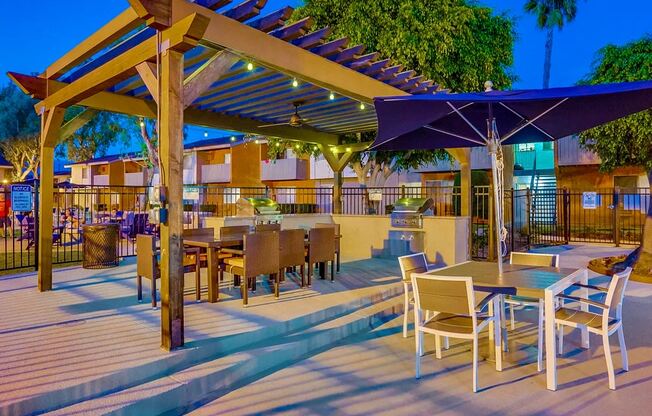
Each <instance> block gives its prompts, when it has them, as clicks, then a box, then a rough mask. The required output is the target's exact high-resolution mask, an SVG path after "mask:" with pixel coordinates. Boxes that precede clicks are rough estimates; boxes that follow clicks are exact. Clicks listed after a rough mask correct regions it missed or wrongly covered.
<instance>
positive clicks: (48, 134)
mask: <svg viewBox="0 0 652 416" xmlns="http://www.w3.org/2000/svg"><path fill="white" fill-rule="evenodd" d="M64 113H65V109H64V108H59V107H55V108H53V109H52V110H50V111H48V112H46V113H43V114H42V115H41V175H40V189H39V192H40V198H39V206H38V210H39V212H38V218H39V221H38V239H39V241H38V254H37V257H38V290H39V291H40V292H45V291H47V290H52V208H53V205H54V204H53V194H54V147H55V146H56V144H57V139H58V138H59V134H60V129H61V123H62V122H63V115H64Z"/></svg>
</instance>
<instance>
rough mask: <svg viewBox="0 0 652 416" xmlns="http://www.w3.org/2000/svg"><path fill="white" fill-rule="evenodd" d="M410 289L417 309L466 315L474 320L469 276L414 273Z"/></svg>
mask: <svg viewBox="0 0 652 416" xmlns="http://www.w3.org/2000/svg"><path fill="white" fill-rule="evenodd" d="M412 290H413V292H414V301H415V305H416V308H418V309H419V310H427V311H433V312H443V313H452V314H456V315H466V316H470V317H473V318H474V321H475V297H474V294H473V280H472V279H471V278H470V277H465V276H435V275H430V274H421V273H415V274H413V275H412ZM474 325H475V322H474Z"/></svg>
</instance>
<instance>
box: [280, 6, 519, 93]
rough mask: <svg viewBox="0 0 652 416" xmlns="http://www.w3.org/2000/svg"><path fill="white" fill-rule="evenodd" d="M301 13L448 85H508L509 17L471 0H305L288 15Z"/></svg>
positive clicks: (473, 88) (317, 24)
mask: <svg viewBox="0 0 652 416" xmlns="http://www.w3.org/2000/svg"><path fill="white" fill-rule="evenodd" d="M306 16H311V17H312V18H313V19H314V20H315V26H314V27H315V28H321V27H324V26H329V27H330V28H331V29H333V33H332V34H331V39H336V38H339V37H343V36H348V37H349V38H350V39H351V42H350V45H355V44H363V45H365V46H366V50H367V51H368V52H373V51H378V52H380V54H381V56H382V57H385V58H391V59H392V60H393V61H394V62H396V63H400V64H403V65H404V66H405V67H406V68H407V69H414V70H415V71H417V73H420V74H424V75H425V76H426V77H428V78H431V79H432V80H434V81H435V82H437V83H439V84H440V85H442V86H443V87H445V88H449V89H451V90H453V91H457V92H462V91H478V90H481V89H482V85H483V83H484V81H486V80H492V81H493V82H494V85H495V86H496V88H500V89H505V88H508V87H510V86H511V83H512V78H513V77H512V76H511V75H510V73H509V70H508V68H509V67H510V66H511V65H512V62H513V55H512V46H513V43H514V32H513V22H512V20H511V19H510V18H508V17H507V16H505V15H500V16H496V15H492V13H491V9H489V8H487V7H482V6H479V5H477V4H476V3H475V2H471V1H466V0H401V1H397V0H375V1H350V0H306V1H305V5H304V6H303V7H300V8H298V9H297V10H296V11H295V14H294V16H293V19H294V20H298V19H300V18H303V17H306Z"/></svg>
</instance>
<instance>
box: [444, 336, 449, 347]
mask: <svg viewBox="0 0 652 416" xmlns="http://www.w3.org/2000/svg"><path fill="white" fill-rule="evenodd" d="M449 348H450V343H449V342H448V337H444V349H445V350H447V349H449Z"/></svg>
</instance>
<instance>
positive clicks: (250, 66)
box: [247, 62, 254, 71]
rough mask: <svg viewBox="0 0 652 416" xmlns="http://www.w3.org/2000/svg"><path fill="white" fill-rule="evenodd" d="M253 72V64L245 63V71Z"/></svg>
mask: <svg viewBox="0 0 652 416" xmlns="http://www.w3.org/2000/svg"><path fill="white" fill-rule="evenodd" d="M253 70H254V64H252V63H251V62H247V71H253Z"/></svg>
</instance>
